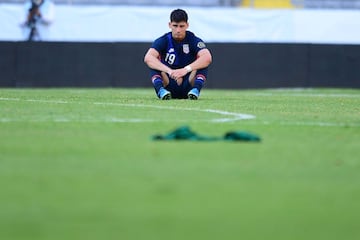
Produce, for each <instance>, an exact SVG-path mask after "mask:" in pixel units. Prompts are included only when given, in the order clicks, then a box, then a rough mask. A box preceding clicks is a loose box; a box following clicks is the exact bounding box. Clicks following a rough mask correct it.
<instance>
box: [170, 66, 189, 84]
mask: <svg viewBox="0 0 360 240" xmlns="http://www.w3.org/2000/svg"><path fill="white" fill-rule="evenodd" d="M187 73H188V72H187V70H186V69H184V68H180V69H176V70H173V71H172V72H171V75H170V77H171V78H173V79H175V80H179V79H180V78H182V77H183V76H185V75H186V74H187ZM181 82H182V81H181ZM179 85H180V84H179Z"/></svg>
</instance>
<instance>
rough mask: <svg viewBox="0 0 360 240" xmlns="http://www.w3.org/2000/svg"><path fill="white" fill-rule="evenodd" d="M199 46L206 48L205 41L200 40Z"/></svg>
mask: <svg viewBox="0 0 360 240" xmlns="http://www.w3.org/2000/svg"><path fill="white" fill-rule="evenodd" d="M197 47H198V48H206V45H205V43H204V42H198V44H197Z"/></svg>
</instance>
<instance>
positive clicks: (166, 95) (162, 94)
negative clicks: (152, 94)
mask: <svg viewBox="0 0 360 240" xmlns="http://www.w3.org/2000/svg"><path fill="white" fill-rule="evenodd" d="M158 97H159V98H160V99H161V100H170V99H171V93H170V92H169V91H168V90H166V89H165V88H160V90H159V92H158Z"/></svg>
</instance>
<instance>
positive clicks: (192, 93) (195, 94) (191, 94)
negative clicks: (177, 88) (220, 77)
mask: <svg viewBox="0 0 360 240" xmlns="http://www.w3.org/2000/svg"><path fill="white" fill-rule="evenodd" d="M199 95H200V92H199V90H198V89H197V88H193V89H191V90H190V91H189V92H188V98H189V99H190V100H197V99H198V98H199Z"/></svg>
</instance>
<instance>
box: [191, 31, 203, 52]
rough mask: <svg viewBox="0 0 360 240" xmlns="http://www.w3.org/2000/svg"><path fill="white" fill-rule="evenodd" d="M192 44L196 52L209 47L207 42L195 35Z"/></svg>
mask: <svg viewBox="0 0 360 240" xmlns="http://www.w3.org/2000/svg"><path fill="white" fill-rule="evenodd" d="M191 45H192V48H193V50H194V52H195V53H196V54H197V53H198V52H199V51H200V50H202V49H206V48H207V47H206V44H205V42H204V41H203V40H202V39H201V38H199V37H196V36H195V35H194V36H193V37H192V41H191Z"/></svg>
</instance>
